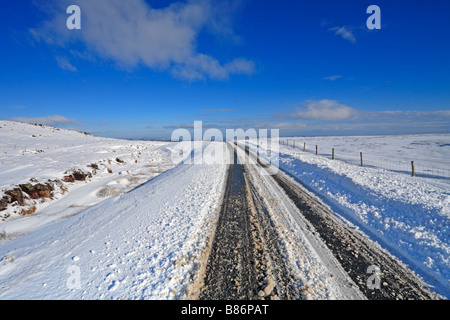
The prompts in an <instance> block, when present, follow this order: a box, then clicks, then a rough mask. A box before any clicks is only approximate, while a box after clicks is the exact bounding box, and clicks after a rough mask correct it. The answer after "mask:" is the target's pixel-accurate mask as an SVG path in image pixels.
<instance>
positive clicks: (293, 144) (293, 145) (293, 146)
mask: <svg viewBox="0 0 450 320" xmlns="http://www.w3.org/2000/svg"><path fill="white" fill-rule="evenodd" d="M292 148H295V140H294V142H293V143H292Z"/></svg>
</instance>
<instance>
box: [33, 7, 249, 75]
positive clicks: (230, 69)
mask: <svg viewBox="0 0 450 320" xmlns="http://www.w3.org/2000/svg"><path fill="white" fill-rule="evenodd" d="M69 4H76V5H78V6H80V8H81V14H82V27H81V30H76V31H74V30H68V29H67V28H66V23H65V19H67V15H64V14H61V12H65V8H66V7H67V6H68V5H69ZM214 4H215V2H213V1H211V0H188V1H186V2H177V3H173V4H170V5H169V6H167V7H165V8H159V9H154V8H151V7H150V6H149V5H148V4H147V3H146V2H145V1H144V0H128V1H123V0H96V1H91V0H62V1H54V2H53V6H54V7H55V8H54V10H52V12H53V17H52V18H51V19H50V20H47V21H45V22H44V23H43V24H42V25H41V26H39V27H38V28H35V29H33V30H31V32H32V34H33V35H34V36H35V38H36V39H38V40H42V41H45V42H47V43H49V44H54V45H60V46H63V47H65V46H67V45H68V44H69V43H71V42H72V41H81V42H82V43H83V44H84V45H85V46H86V51H87V53H89V54H91V53H94V54H95V55H97V56H99V57H101V58H106V59H110V60H113V61H114V62H116V63H117V65H118V66H121V67H123V68H128V69H132V68H135V67H138V66H145V67H148V68H151V69H156V70H170V72H171V73H172V74H173V75H174V76H176V77H179V78H182V79H187V80H199V79H204V78H206V77H208V78H211V79H217V80H222V79H226V78H227V77H228V76H229V75H231V74H252V73H253V72H254V64H253V62H251V61H249V60H247V59H244V58H239V59H232V60H231V61H229V62H228V63H225V64H223V63H221V62H219V61H218V60H217V59H215V58H214V57H211V56H209V55H206V54H202V53H198V52H197V50H196V41H197V37H198V34H199V32H200V31H201V30H202V29H205V28H208V27H210V26H212V25H213V26H214V30H216V32H219V31H217V30H221V32H222V33H225V32H224V31H223V30H227V31H226V33H227V34H230V33H232V31H231V30H230V27H229V26H228V25H225V23H226V22H225V21H227V19H217V15H219V14H220V11H218V10H216V9H215V7H214ZM213 21H214V23H213ZM220 21H224V22H223V23H222V24H223V26H222V27H220ZM210 28H212V27H210Z"/></svg>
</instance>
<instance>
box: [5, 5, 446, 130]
mask: <svg viewBox="0 0 450 320" xmlns="http://www.w3.org/2000/svg"><path fill="white" fill-rule="evenodd" d="M71 4H75V5H78V6H79V7H80V8H81V30H68V29H67V27H66V20H67V18H68V17H69V16H70V15H69V14H67V13H66V8H67V7H68V6H69V5H71ZM372 4H375V5H378V6H379V7H380V9H381V29H380V30H369V29H368V28H367V26H366V20H367V19H368V18H369V16H370V15H369V14H367V13H366V9H367V7H368V6H369V5H372ZM449 13H450V2H449V1H425V0H421V1H417V0H410V1H403V0H399V1H378V0H376V1H365V0H343V1H324V0H323V1H301V0H296V1H294V0H292V1H287V0H285V1H283V0H282V1H256V0H247V1H246V0H228V1H209V0H193V1H175V2H172V1H163V0H159V1H144V0H129V1H121V0H109V1H105V0H97V1H90V0H68V1H66V0H45V1H44V0H34V1H31V0H29V1H25V0H14V1H13V0H5V1H2V3H1V4H0V27H1V30H2V32H1V34H0V44H1V51H0V58H1V59H0V118H1V119H12V120H20V121H30V122H40V123H43V124H49V125H55V126H59V127H69V128H75V129H77V130H83V131H88V132H92V133H94V134H98V135H101V136H110V137H123V138H169V137H170V134H171V132H172V130H174V129H175V128H179V127H188V128H189V127H190V126H192V125H193V122H194V121H195V120H197V121H200V120H201V121H203V125H204V127H205V128H209V127H214V128H219V129H228V128H229V129H233V128H243V129H247V128H255V129H260V128H267V129H280V132H281V134H282V135H365V134H406V133H442V132H445V133H448V132H450V36H449V35H450V18H449Z"/></svg>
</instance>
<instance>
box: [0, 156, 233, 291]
mask: <svg viewBox="0 0 450 320" xmlns="http://www.w3.org/2000/svg"><path fill="white" fill-rule="evenodd" d="M226 169H227V167H226V165H224V164H222V165H221V164H214V165H206V164H204V165H186V164H180V165H178V166H177V167H175V168H174V169H171V170H169V171H167V172H165V173H163V174H161V175H160V176H158V177H157V178H155V179H153V180H151V181H149V182H148V183H146V184H144V185H143V186H141V187H139V188H137V189H135V190H133V191H131V192H129V193H126V194H123V195H121V196H119V197H116V198H111V199H108V200H105V201H104V202H102V203H100V204H98V205H96V206H94V207H91V208H90V209H88V210H86V211H84V212H82V213H80V214H79V215H76V216H74V217H72V218H69V219H66V220H64V221H62V222H59V223H57V224H53V225H52V226H49V227H46V228H43V229H40V230H38V231H36V232H33V233H31V234H28V235H26V236H23V237H20V238H18V239H15V240H13V241H10V242H9V243H6V244H4V245H2V246H0V298H1V299H178V298H181V297H182V296H183V294H185V292H186V288H187V287H188V285H189V284H190V283H191V282H192V276H193V275H194V274H195V272H196V270H197V268H198V264H199V263H200V262H199V260H198V259H199V257H200V256H201V253H202V252H203V250H205V247H206V240H207V236H208V230H210V227H211V224H212V222H213V220H214V219H215V217H216V210H217V209H218V206H219V204H220V200H221V197H222V192H223V188H224V183H225V180H226V179H225V175H226Z"/></svg>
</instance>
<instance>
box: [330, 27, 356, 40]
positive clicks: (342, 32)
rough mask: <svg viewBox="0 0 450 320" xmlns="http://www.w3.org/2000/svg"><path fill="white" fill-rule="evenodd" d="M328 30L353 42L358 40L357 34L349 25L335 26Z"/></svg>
mask: <svg viewBox="0 0 450 320" xmlns="http://www.w3.org/2000/svg"><path fill="white" fill-rule="evenodd" d="M328 30H330V31H334V34H335V35H337V36H340V37H342V38H343V39H345V40H348V41H350V42H351V43H355V42H356V38H355V35H354V34H353V32H352V31H351V30H349V27H346V26H342V27H333V28H329V29H328Z"/></svg>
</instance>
